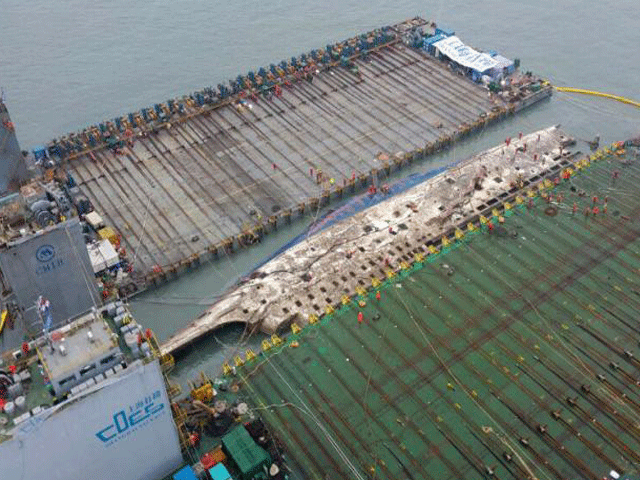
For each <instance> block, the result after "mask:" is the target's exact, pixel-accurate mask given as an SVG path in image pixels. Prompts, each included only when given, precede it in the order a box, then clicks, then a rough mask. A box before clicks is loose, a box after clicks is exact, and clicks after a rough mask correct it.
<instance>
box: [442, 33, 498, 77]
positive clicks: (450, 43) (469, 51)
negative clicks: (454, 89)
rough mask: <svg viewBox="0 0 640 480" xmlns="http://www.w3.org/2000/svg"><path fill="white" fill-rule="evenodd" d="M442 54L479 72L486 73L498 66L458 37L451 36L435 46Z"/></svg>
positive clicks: (489, 57) (491, 59) (487, 56)
mask: <svg viewBox="0 0 640 480" xmlns="http://www.w3.org/2000/svg"><path fill="white" fill-rule="evenodd" d="M433 45H434V47H436V48H437V49H438V50H439V51H440V53H442V54H444V55H446V56H447V57H449V58H450V59H451V60H453V61H454V62H456V63H459V64H460V65H462V66H464V67H468V68H472V69H473V70H477V71H478V72H485V71H487V70H489V69H490V68H495V67H496V66H497V65H498V64H497V62H496V61H495V60H494V59H493V58H491V56H490V55H488V54H486V53H480V52H476V51H475V50H474V49H473V48H471V47H468V46H467V45H465V44H464V43H463V42H462V40H460V39H459V38H458V37H456V36H451V37H447V38H444V39H442V40H440V41H439V42H436V43H434V44H433Z"/></svg>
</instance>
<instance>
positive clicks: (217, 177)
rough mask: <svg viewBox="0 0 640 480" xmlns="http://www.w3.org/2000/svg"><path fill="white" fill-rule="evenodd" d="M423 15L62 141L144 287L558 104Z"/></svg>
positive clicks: (59, 155)
mask: <svg viewBox="0 0 640 480" xmlns="http://www.w3.org/2000/svg"><path fill="white" fill-rule="evenodd" d="M518 64H519V62H518V61H517V60H516V61H515V62H513V61H509V60H507V59H505V58H504V57H501V56H500V55H497V54H495V53H493V52H491V53H486V54H481V53H478V52H476V51H475V50H473V49H470V48H469V47H466V46H464V45H463V44H462V43H461V42H460V41H459V40H458V39H457V37H455V35H454V34H453V32H451V31H448V30H447V29H442V28H438V27H437V26H436V25H435V23H433V22H429V21H425V20H422V19H420V18H416V19H412V20H408V21H405V22H403V23H400V24H398V25H394V26H392V27H385V28H382V29H378V30H374V31H372V32H368V33H366V34H364V35H360V36H358V37H355V38H353V39H350V40H347V41H344V42H340V43H337V44H335V45H328V46H327V47H326V48H325V49H319V50H314V51H312V52H310V53H309V54H307V55H302V56H300V57H293V58H292V59H291V60H289V61H284V62H281V63H280V64H279V65H274V64H272V65H271V66H270V67H269V68H261V69H260V70H259V71H258V72H249V73H248V74H247V75H246V76H239V77H238V78H237V79H236V80H234V81H232V82H230V83H229V85H228V86H227V85H219V86H218V88H216V89H214V88H209V89H205V90H203V91H201V92H197V93H195V94H193V95H190V96H188V97H183V98H180V99H176V100H170V101H168V102H166V103H163V104H157V105H155V106H154V107H153V108H148V109H143V110H141V111H140V112H135V113H131V114H129V115H127V116H124V117H122V118H117V119H114V120H113V121H110V122H106V123H102V124H99V125H96V126H94V127H91V128H88V129H85V130H83V131H82V132H79V133H77V134H72V135H69V136H67V137H63V138H61V139H58V140H55V141H53V142H52V143H51V144H50V145H48V147H47V148H46V149H42V150H40V151H39V152H37V156H39V157H42V156H49V157H51V159H53V160H54V161H55V162H56V163H57V162H58V161H59V160H62V161H61V162H60V163H61V165H63V167H64V168H65V169H66V171H67V172H68V173H69V174H70V175H71V176H72V177H73V178H74V179H75V180H76V181H77V184H78V186H79V187H80V188H81V189H82V191H83V192H85V193H86V195H87V196H88V197H89V199H90V201H91V202H92V204H93V206H94V207H95V209H96V211H97V212H98V213H99V214H100V215H101V216H102V217H103V219H104V222H105V223H106V224H107V225H108V226H110V227H112V228H113V229H114V230H115V231H116V233H117V234H119V235H120V236H121V244H122V246H123V247H125V250H126V252H127V253H128V254H129V257H130V258H131V257H135V258H136V262H135V265H133V269H134V273H137V274H139V275H137V279H138V281H137V283H138V287H141V286H143V285H148V284H149V283H152V282H158V281H163V280H165V279H167V278H171V277H172V276H174V275H176V274H178V273H180V272H181V271H184V270H185V269H187V268H189V267H191V266H193V265H197V264H198V263H199V262H201V261H203V260H207V259H209V258H211V257H215V256H217V255H221V254H226V253H228V252H230V251H232V250H233V249H235V248H238V247H242V246H246V245H249V244H252V243H254V242H256V241H259V239H260V238H261V237H262V235H264V234H265V233H266V232H269V231H271V230H272V229H274V228H276V227H277V226H278V225H279V224H282V223H287V222H289V221H290V220H291V219H292V218H294V217H296V216H299V215H303V214H305V213H306V214H308V213H311V214H312V215H313V214H315V213H316V212H317V210H318V208H319V207H320V206H322V205H324V204H326V203H327V202H329V201H330V200H331V199H335V198H342V197H343V196H345V195H348V194H351V193H353V192H354V191H357V190H359V189H364V188H369V187H371V186H372V185H374V186H378V187H379V186H380V184H379V183H378V182H379V181H380V180H382V179H384V178H385V177H387V176H388V175H389V174H390V173H391V171H392V170H395V169H398V168H401V167H402V166H403V165H407V164H410V163H412V162H414V161H416V160H420V159H422V158H424V157H426V156H428V155H429V154H431V153H433V152H436V151H438V150H441V149H443V148H446V147H447V146H449V145H451V144H452V143H453V142H454V141H456V140H457V139H459V138H461V137H463V136H464V135H467V134H468V133H471V132H472V131H474V130H477V129H479V128H483V127H484V126H485V125H487V124H488V123H491V122H495V121H498V120H500V119H502V118H504V117H505V116H507V115H509V114H511V113H514V112H517V111H518V110H520V109H522V108H524V107H526V106H528V105H531V104H532V103H535V102H537V101H539V100H541V99H543V98H546V97H548V96H549V95H551V87H550V86H548V85H547V84H545V83H544V82H542V81H540V79H538V78H536V77H534V76H532V75H531V74H529V73H527V74H522V73H520V72H519V70H518V69H517V68H516V67H517V66H518Z"/></svg>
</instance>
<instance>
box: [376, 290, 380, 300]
mask: <svg viewBox="0 0 640 480" xmlns="http://www.w3.org/2000/svg"><path fill="white" fill-rule="evenodd" d="M376 300H380V292H379V291H378V292H376Z"/></svg>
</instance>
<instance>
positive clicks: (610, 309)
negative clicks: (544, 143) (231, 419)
mask: <svg viewBox="0 0 640 480" xmlns="http://www.w3.org/2000/svg"><path fill="white" fill-rule="evenodd" d="M627 154H628V156H627V159H631V157H633V153H632V152H627ZM639 163H640V162H639V160H638V159H637V158H635V159H633V160H632V161H631V162H629V163H628V164H626V165H625V164H623V163H622V162H621V161H620V159H619V158H618V157H615V156H611V157H609V158H608V159H607V160H601V161H599V162H597V163H593V164H592V165H591V166H590V167H589V168H587V169H586V170H585V171H584V172H581V173H579V174H577V175H576V176H574V177H572V178H571V180H569V181H568V182H564V181H563V182H562V183H561V184H560V185H559V186H558V187H556V188H555V189H554V190H549V192H550V193H551V194H553V195H554V196H555V195H556V194H558V193H560V194H562V195H563V196H564V199H563V201H562V202H561V203H560V205H559V210H558V213H557V215H555V216H550V215H547V214H545V209H546V208H547V207H548V205H547V204H546V202H545V201H544V200H542V199H541V198H536V199H535V201H534V205H533V206H532V207H529V206H527V205H526V202H525V205H522V206H519V207H516V208H514V210H513V213H512V214H511V215H509V216H508V217H507V219H506V223H505V225H504V227H496V228H495V229H494V230H493V232H491V233H489V232H488V231H487V229H486V227H485V228H484V229H483V231H481V232H478V233H475V234H471V235H467V236H466V237H465V238H464V240H462V241H460V242H457V243H456V245H454V246H453V247H451V248H447V249H445V250H446V251H443V252H442V253H440V254H438V255H435V256H431V257H428V258H427V261H425V262H424V264H423V265H420V264H414V266H413V267H412V268H411V271H408V272H403V273H401V274H400V275H399V276H397V277H395V278H394V279H392V280H390V281H387V282H385V283H384V284H383V285H382V286H381V288H380V292H381V300H380V301H377V300H375V298H374V292H373V291H371V292H370V293H369V297H368V298H367V299H366V300H367V305H366V306H365V307H364V308H359V307H358V306H357V305H355V304H352V305H350V306H347V307H344V308H342V309H340V310H339V311H338V312H336V313H335V314H333V315H330V316H325V317H324V318H323V319H322V320H321V321H320V322H318V323H317V324H315V325H310V326H307V327H305V329H304V330H303V332H302V333H301V334H300V335H298V336H297V340H298V341H299V343H300V346H299V347H298V348H290V347H288V346H285V347H283V348H281V349H279V350H278V351H272V352H271V353H269V354H268V355H266V356H265V355H260V356H259V358H258V360H257V361H253V362H251V363H249V364H248V365H246V366H245V367H243V368H242V369H240V371H239V374H240V375H241V376H242V377H243V379H244V380H245V382H246V384H247V385H246V387H245V393H248V394H250V395H252V396H253V401H254V403H255V404H257V405H260V406H262V407H263V408H264V407H265V406H269V408H267V409H266V410H265V411H266V414H265V420H266V421H267V422H269V423H270V424H271V426H272V427H273V428H275V429H276V431H277V432H278V434H279V435H280V437H281V438H282V439H283V440H285V442H286V443H287V449H288V453H289V455H288V459H289V463H290V464H291V465H292V467H293V469H294V470H295V471H298V470H299V471H302V472H304V474H303V475H302V478H308V479H316V478H317V479H325V478H331V479H346V478H359V479H360V478H376V479H443V478H451V479H472V478H500V479H524V478H533V477H536V478H539V479H569V478H581V479H594V480H595V479H601V478H603V476H606V475H607V474H608V473H609V471H610V470H612V469H615V470H617V471H618V472H620V473H624V474H625V475H626V476H623V477H622V478H632V477H633V478H637V475H638V468H637V467H636V466H634V465H638V464H639V462H640V430H639V428H640V395H639V394H638V391H639V390H638V389H639V387H638V384H637V383H636V382H637V379H638V378H639V376H638V371H639V367H640V361H639V360H638V359H637V357H640V350H639V348H638V340H639V339H640V335H639V332H640V323H639V322H638V319H639V318H640V313H639V312H640V239H639V237H640V220H639V218H640V194H639V193H638V185H639V184H640V165H639ZM616 170H617V171H619V172H620V173H619V178H615V179H614V178H613V172H614V171H616ZM572 186H573V187H575V191H572V190H571V189H570V187H572ZM580 190H583V191H584V195H583V196H579V195H578V193H579V192H580ZM593 196H598V197H599V200H598V201H599V205H598V206H599V208H600V210H601V212H600V214H599V215H597V217H593V215H589V216H585V215H584V210H585V208H587V207H589V208H591V207H592V206H593V203H592V202H593V200H592V197H593ZM604 197H608V204H607V213H606V214H603V213H602V210H603V208H604V205H603V199H604ZM574 202H576V203H577V206H578V212H577V213H575V214H574V213H573V212H572V210H573V208H572V207H573V204H574ZM553 204H554V205H555V204H556V203H555V202H554V203H553ZM358 311H362V312H363V313H364V316H365V321H364V323H363V324H362V325H359V324H358V321H357V313H358ZM290 341H291V339H290V340H289V342H290ZM625 352H627V353H625ZM629 354H632V355H635V356H631V355H629ZM256 362H261V363H260V365H259V366H258V364H257V363H256ZM553 412H556V413H555V414H554V413H553ZM507 458H509V459H510V460H508V459H507ZM489 470H492V471H493V472H494V474H493V476H491V475H490V474H489V473H488V472H489Z"/></svg>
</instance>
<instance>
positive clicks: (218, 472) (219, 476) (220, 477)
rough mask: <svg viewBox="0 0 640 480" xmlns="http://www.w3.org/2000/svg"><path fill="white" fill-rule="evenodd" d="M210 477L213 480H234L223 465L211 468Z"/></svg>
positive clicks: (219, 464)
mask: <svg viewBox="0 0 640 480" xmlns="http://www.w3.org/2000/svg"><path fill="white" fill-rule="evenodd" d="M209 476H210V477H211V480H233V479H232V478H231V474H230V473H229V471H228V470H227V468H226V467H225V466H224V465H223V464H222V463H218V464H217V465H214V466H213V467H211V468H210V469H209Z"/></svg>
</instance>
